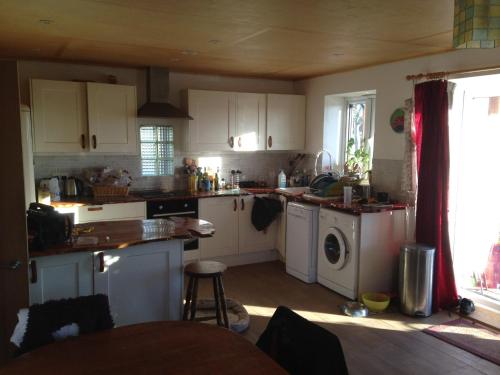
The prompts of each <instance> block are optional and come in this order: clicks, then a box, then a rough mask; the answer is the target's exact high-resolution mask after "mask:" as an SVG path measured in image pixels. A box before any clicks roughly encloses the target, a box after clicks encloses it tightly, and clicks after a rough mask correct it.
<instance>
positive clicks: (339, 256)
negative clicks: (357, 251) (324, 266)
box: [323, 228, 348, 270]
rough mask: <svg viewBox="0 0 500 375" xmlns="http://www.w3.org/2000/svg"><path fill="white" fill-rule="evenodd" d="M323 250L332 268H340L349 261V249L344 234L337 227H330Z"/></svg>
mask: <svg viewBox="0 0 500 375" xmlns="http://www.w3.org/2000/svg"><path fill="white" fill-rule="evenodd" d="M323 252H324V255H325V258H326V260H327V261H328V262H329V263H330V266H331V268H333V269H334V270H340V269H342V267H344V266H345V264H346V262H347V255H348V249H347V246H346V243H345V239H344V236H343V234H342V232H341V231H340V230H338V229H337V228H330V229H329V230H328V233H327V234H326V236H325V238H324V241H323Z"/></svg>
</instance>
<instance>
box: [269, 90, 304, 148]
mask: <svg viewBox="0 0 500 375" xmlns="http://www.w3.org/2000/svg"><path fill="white" fill-rule="evenodd" d="M305 108H306V99H305V96H303V95H282V94H268V95H267V149H268V150H303V149H304V147H305V128H306V126H305V124H306V114H305V113H306V112H305Z"/></svg>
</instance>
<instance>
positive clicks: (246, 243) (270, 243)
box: [238, 195, 278, 254]
mask: <svg viewBox="0 0 500 375" xmlns="http://www.w3.org/2000/svg"><path fill="white" fill-rule="evenodd" d="M263 196H264V195H258V197H263ZM266 196H267V195H266ZM254 202H255V198H254V196H253V195H247V196H241V197H240V212H239V216H238V248H239V253H240V254H243V253H255V252H259V251H264V250H271V249H274V248H275V247H276V235H277V231H278V223H277V221H276V220H275V221H273V222H272V223H271V225H269V227H267V229H265V230H263V231H260V232H259V231H258V230H257V229H255V227H254V226H253V224H252V209H253V205H254Z"/></svg>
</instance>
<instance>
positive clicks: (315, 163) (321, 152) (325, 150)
mask: <svg viewBox="0 0 500 375" xmlns="http://www.w3.org/2000/svg"><path fill="white" fill-rule="evenodd" d="M324 152H326V153H327V154H328V156H329V157H330V172H332V171H333V164H332V154H330V151H328V150H327V149H326V148H323V149H321V150H319V151H318V153H317V154H316V160H315V161H314V175H315V176H317V175H318V159H319V157H320V156H321V155H322V154H323V153H324Z"/></svg>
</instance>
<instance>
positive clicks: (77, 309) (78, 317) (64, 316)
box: [19, 294, 114, 353]
mask: <svg viewBox="0 0 500 375" xmlns="http://www.w3.org/2000/svg"><path fill="white" fill-rule="evenodd" d="M72 323H76V324H78V327H79V332H80V334H85V333H90V332H96V331H101V330H105V329H110V328H113V327H114V323H113V319H112V317H111V314H110V311H109V302H108V296H106V295H104V294H96V295H93V296H85V297H78V298H69V299H62V300H57V301H47V302H45V303H43V304H36V305H33V306H31V307H30V308H29V314H28V324H27V326H26V333H25V334H24V339H23V342H22V343H21V346H20V348H19V352H20V353H25V352H27V351H30V350H33V349H35V348H38V347H40V346H43V345H46V344H49V343H51V342H53V341H54V337H53V336H52V333H53V332H55V331H57V330H59V329H60V328H61V327H64V326H66V325H69V324H72Z"/></svg>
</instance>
